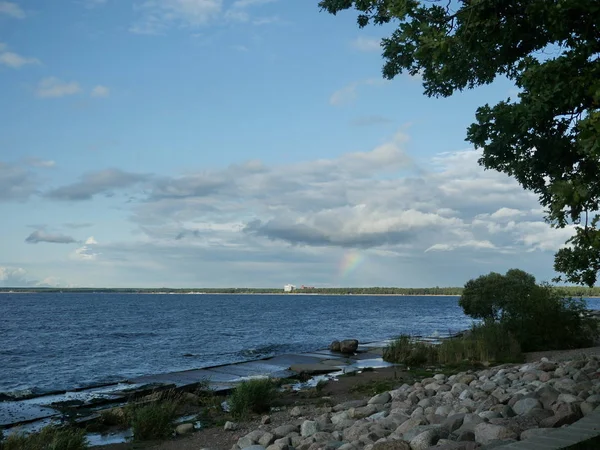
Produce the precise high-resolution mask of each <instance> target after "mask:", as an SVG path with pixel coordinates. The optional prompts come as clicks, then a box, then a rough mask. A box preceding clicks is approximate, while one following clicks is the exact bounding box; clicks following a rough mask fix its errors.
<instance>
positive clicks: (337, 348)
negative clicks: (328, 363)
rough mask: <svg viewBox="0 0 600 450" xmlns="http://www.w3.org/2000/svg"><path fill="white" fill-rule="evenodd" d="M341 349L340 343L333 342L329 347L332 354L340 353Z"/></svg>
mask: <svg viewBox="0 0 600 450" xmlns="http://www.w3.org/2000/svg"><path fill="white" fill-rule="evenodd" d="M340 348H341V344H340V341H333V342H332V343H331V344H330V345H329V350H331V351H332V352H339V351H340Z"/></svg>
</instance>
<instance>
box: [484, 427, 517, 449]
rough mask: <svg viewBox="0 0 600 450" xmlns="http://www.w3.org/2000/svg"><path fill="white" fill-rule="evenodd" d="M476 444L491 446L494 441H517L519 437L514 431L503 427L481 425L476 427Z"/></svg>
mask: <svg viewBox="0 0 600 450" xmlns="http://www.w3.org/2000/svg"><path fill="white" fill-rule="evenodd" d="M474 432H475V442H479V443H480V444H484V445H485V444H489V443H490V442H492V441H497V440H505V439H517V438H518V437H519V436H518V435H517V433H515V432H514V431H513V430H511V429H510V428H508V427H505V426H502V425H494V424H491V423H480V424H479V425H477V426H475V430H474Z"/></svg>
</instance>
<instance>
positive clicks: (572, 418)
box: [540, 403, 581, 428]
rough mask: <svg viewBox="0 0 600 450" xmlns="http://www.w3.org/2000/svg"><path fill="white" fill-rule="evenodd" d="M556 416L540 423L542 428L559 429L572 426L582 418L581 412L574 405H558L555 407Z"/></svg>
mask: <svg viewBox="0 0 600 450" xmlns="http://www.w3.org/2000/svg"><path fill="white" fill-rule="evenodd" d="M553 409H554V415H553V416H551V417H548V418H546V419H543V420H541V421H540V427H543V428H558V427H562V426H563V425H571V424H572V423H574V422H577V421H578V420H579V419H580V418H581V410H580V409H579V407H578V406H577V405H576V404H574V403H557V404H556V405H554V406H553Z"/></svg>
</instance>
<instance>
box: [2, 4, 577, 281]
mask: <svg viewBox="0 0 600 450" xmlns="http://www.w3.org/2000/svg"><path fill="white" fill-rule="evenodd" d="M317 3H318V2H317V1H314V2H311V1H307V0H236V1H231V0H161V1H158V0H156V1H155V0H140V1H136V0H119V1H117V0H72V1H71V0H61V1H56V2H39V1H33V0H31V1H17V0H11V1H2V0H0V211H1V217H2V233H1V235H0V286H2V285H4V286H25V285H39V286H46V285H47V286H95V287H101V286H108V287H110V286H115V287H117V286H136V287H137V286H139V287H144V286H151V287H158V286H169V287H196V286H207V287H213V286H281V285H283V284H285V283H294V284H298V285H299V284H307V285H315V286H337V285H346V286H365V285H368V286H371V285H386V286H406V287H410V286H435V285H440V286H442V285H453V286H457V285H462V284H464V283H465V282H466V281H467V280H468V279H469V278H472V277H475V276H478V275H480V274H482V273H487V272H489V271H492V270H494V271H501V272H503V271H505V270H507V269H508V268H511V267H520V268H522V269H525V270H528V271H530V272H532V273H533V274H535V275H536V276H537V277H538V278H539V279H540V280H549V279H550V278H552V276H554V273H553V271H552V259H553V257H552V255H553V252H554V251H555V250H556V249H557V248H559V247H560V246H561V245H562V243H563V242H564V241H565V240H566V238H568V237H569V235H570V233H571V230H570V229H566V230H552V229H550V228H549V227H548V226H547V225H546V224H545V223H544V222H543V214H542V211H541V210H540V208H539V205H538V203H537V201H536V198H535V197H534V196H533V195H531V194H530V193H527V192H524V191H523V190H522V189H520V188H519V186H518V185H517V184H516V183H515V182H514V181H513V180H511V179H510V178H508V177H506V176H505V175H502V174H498V173H495V172H489V171H484V170H483V169H482V168H481V167H479V166H478V165H477V158H478V153H477V151H476V150H474V149H473V148H471V147H470V146H469V145H468V144H467V143H466V142H465V141H464V137H465V134H466V131H465V130H466V127H467V126H468V125H469V124H470V123H471V122H472V121H473V118H474V112H475V109H476V107H477V106H479V105H481V104H484V103H486V102H490V103H492V102H497V101H499V100H501V99H505V98H507V97H508V96H510V95H512V96H513V97H514V95H515V91H514V87H513V86H512V85H511V84H510V83H509V82H507V81H506V80H503V79H499V80H496V82H495V83H494V84H492V85H490V86H486V87H483V88H480V89H477V90H475V91H470V92H466V93H462V94H457V95H455V96H454V97H452V98H449V99H430V98H427V97H424V96H423V94H422V86H421V81H420V80H419V78H418V77H410V76H408V75H400V76H398V77H397V78H396V79H395V80H393V81H385V80H383V79H382V77H381V66H382V59H381V56H380V49H379V40H380V38H381V37H383V36H386V35H387V34H388V33H389V32H390V30H391V28H389V27H379V28H370V29H364V30H359V29H358V27H357V26H356V14H355V13H352V12H347V13H344V14H340V15H338V16H337V17H334V16H330V15H328V14H326V13H321V12H320V11H319V8H318V6H317ZM347 261H354V262H355V264H353V265H351V266H350V267H348V266H347V264H345V262H347ZM344 268H346V270H345V269H344Z"/></svg>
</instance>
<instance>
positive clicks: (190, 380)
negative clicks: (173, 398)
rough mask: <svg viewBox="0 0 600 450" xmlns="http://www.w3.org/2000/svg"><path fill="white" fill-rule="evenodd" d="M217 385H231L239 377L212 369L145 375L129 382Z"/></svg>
mask: <svg viewBox="0 0 600 450" xmlns="http://www.w3.org/2000/svg"><path fill="white" fill-rule="evenodd" d="M205 380H207V381H209V382H217V383H232V382H235V381H237V380H239V376H237V375H233V374H226V373H221V372H215V371H213V370H212V369H198V370H186V371H184V372H173V373H162V374H156V375H145V376H143V377H139V378H134V379H132V380H130V381H131V382H132V383H139V384H154V383H163V384H174V385H175V386H177V387H181V386H185V385H187V384H194V383H201V382H203V381H205Z"/></svg>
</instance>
